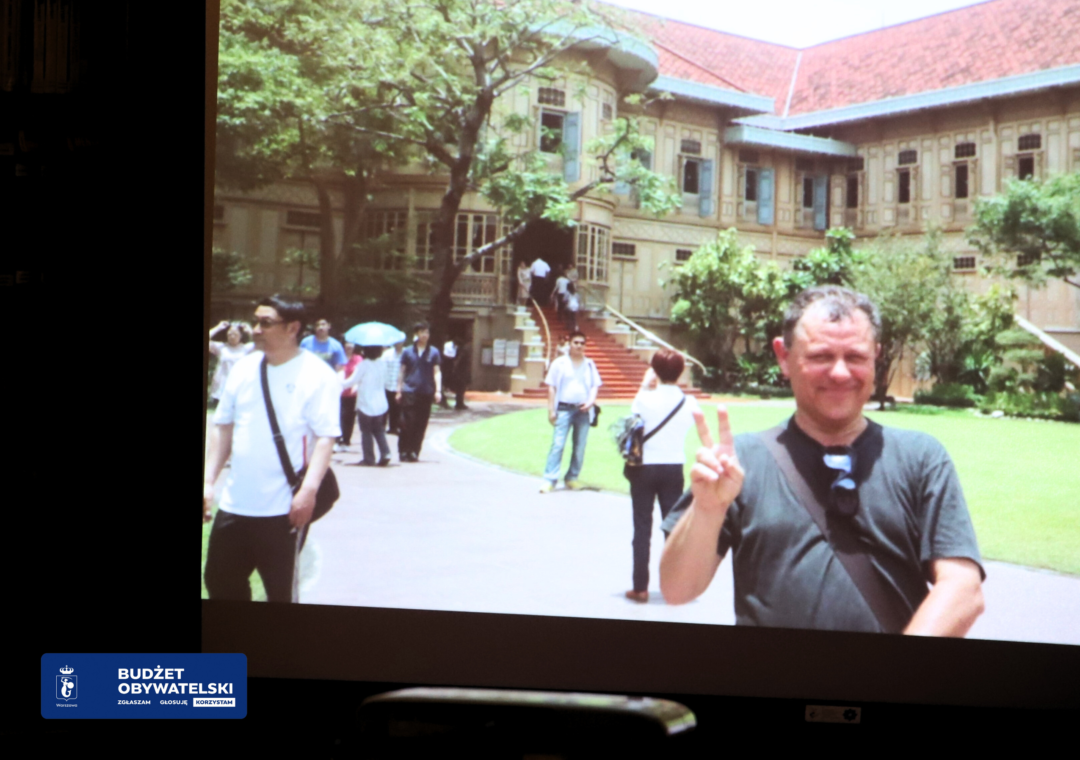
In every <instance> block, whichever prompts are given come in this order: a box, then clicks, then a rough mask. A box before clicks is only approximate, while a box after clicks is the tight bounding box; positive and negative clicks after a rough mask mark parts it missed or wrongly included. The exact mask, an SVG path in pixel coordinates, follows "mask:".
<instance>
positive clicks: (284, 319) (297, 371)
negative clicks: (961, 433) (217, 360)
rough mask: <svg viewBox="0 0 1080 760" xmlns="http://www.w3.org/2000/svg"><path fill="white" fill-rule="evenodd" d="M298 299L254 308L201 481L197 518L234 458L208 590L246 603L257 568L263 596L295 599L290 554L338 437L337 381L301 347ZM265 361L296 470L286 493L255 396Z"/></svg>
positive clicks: (259, 395) (217, 520)
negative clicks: (246, 346)
mask: <svg viewBox="0 0 1080 760" xmlns="http://www.w3.org/2000/svg"><path fill="white" fill-rule="evenodd" d="M303 324H304V305H303V304H302V303H297V302H292V301H288V300H286V299H285V298H283V297H281V296H270V297H269V298H264V299H263V300H262V301H260V302H259V305H258V307H257V308H256V309H255V321H254V330H253V334H254V338H255V348H256V349H257V351H256V352H254V353H252V354H250V355H248V356H245V357H244V358H243V359H241V360H240V361H238V362H237V363H236V366H234V367H233V369H232V372H230V373H229V378H228V380H226V382H225V389H224V391H223V392H222V395H221V401H220V403H219V404H218V408H217V411H216V412H215V414H214V427H213V429H212V430H211V432H210V447H209V452H208V454H207V458H206V470H205V477H204V481H203V520H204V522H209V521H210V519H211V508H212V504H213V500H214V484H215V483H216V482H217V479H218V476H219V475H220V474H221V471H222V469H223V468H224V465H225V462H226V461H228V460H229V457H230V454H231V455H232V463H231V467H230V469H229V476H228V478H227V479H226V482H225V489H224V491H223V493H222V495H221V501H220V502H219V504H218V511H217V515H216V517H214V518H213V520H214V525H213V527H212V528H211V530H210V545H209V548H208V550H207V557H206V571H205V575H204V578H205V580H206V590H207V591H208V592H209V594H210V598H211V599H236V600H241V601H250V599H251V583H250V581H249V578H250V576H251V573H252V571H255V570H258V572H259V576H260V577H261V578H262V581H263V586H264V587H265V588H266V596H267V600H268V601H271V602H295V601H297V584H296V577H295V569H296V557H297V554H298V552H299V547H300V546H302V545H303V539H304V535H305V532H306V529H307V525H308V523H309V522H310V520H311V517H312V514H313V513H314V511H315V495H316V493H318V490H319V485H320V484H321V483H322V479H323V477H324V476H325V475H326V471H327V469H328V468H329V466H330V454H331V452H332V451H333V448H334V441H335V440H336V439H337V437H338V436H340V435H341V425H340V408H341V407H340V400H341V384H340V382H339V381H338V378H337V375H335V374H334V371H333V370H332V369H330V366H329V365H328V364H327V363H326V362H325V361H323V360H322V359H320V358H319V357H318V356H316V355H315V354H313V353H311V352H309V351H303V350H301V349H300V345H299V335H300V330H301V328H302V326H303ZM264 362H265V364H266V374H267V381H268V386H269V389H270V398H271V401H272V402H273V405H274V416H275V417H276V418H277V422H278V427H279V428H280V430H281V435H282V437H283V438H284V443H285V449H286V452H287V454H288V456H289V459H290V463H291V464H292V467H293V470H294V471H295V472H296V473H300V472H301V471H303V470H304V468H305V467H306V468H307V470H306V473H305V474H304V476H303V480H302V481H301V483H300V485H299V488H298V489H297V491H296V493H295V494H294V493H293V490H292V487H291V486H290V485H289V481H288V477H287V476H286V475H285V471H284V470H283V469H282V464H281V458H280V456H279V455H278V449H277V447H276V446H275V444H274V439H273V434H272V432H271V427H270V417H269V415H268V413H267V409H266V401H265V398H264V396H263V390H262V379H261V370H262V366H263V363H264Z"/></svg>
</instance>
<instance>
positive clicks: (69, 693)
mask: <svg viewBox="0 0 1080 760" xmlns="http://www.w3.org/2000/svg"><path fill="white" fill-rule="evenodd" d="M74 672H75V668H73V667H71V666H69V665H65V666H64V667H62V668H60V675H58V676H57V677H56V698H57V699H62V700H64V701H65V702H67V701H68V700H69V699H77V698H78V696H79V677H78V676H76V675H72V674H73V673H74Z"/></svg>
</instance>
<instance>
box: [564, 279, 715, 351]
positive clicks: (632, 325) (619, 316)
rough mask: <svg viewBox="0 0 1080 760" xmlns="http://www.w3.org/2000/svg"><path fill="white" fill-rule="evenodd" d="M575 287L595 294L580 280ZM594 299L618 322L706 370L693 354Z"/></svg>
mask: <svg viewBox="0 0 1080 760" xmlns="http://www.w3.org/2000/svg"><path fill="white" fill-rule="evenodd" d="M575 287H576V288H578V289H584V290H585V291H587V292H588V293H589V294H590V295H593V296H595V295H596V293H595V291H594V290H593V289H592V288H590V287H589V286H588V285H585V284H583V283H581V282H579V283H577V284H576V285H575ZM596 300H599V301H602V302H603V304H604V310H605V311H607V312H609V313H611V314H612V315H614V317H615V319H617V320H619V321H620V322H622V323H624V324H625V325H626V326H627V327H629V328H630V329H631V330H635V331H636V332H637V333H638V334H640V335H642V336H643V337H644V338H645V339H646V340H649V341H652V342H653V343H655V344H657V345H659V346H662V347H664V348H666V349H668V350H669V351H674V352H675V353H677V354H681V355H682V357H683V358H684V359H686V360H687V361H689V362H693V363H694V364H696V365H697V366H699V367H701V370H702V372H705V371H706V368H705V365H704V364H702V363H701V362H700V361H698V360H697V359H695V358H694V357H693V356H691V355H690V354H688V353H687V352H686V351H683V350H681V349H678V348H675V346H673V345H671V344H670V343H668V342H667V341H665V340H661V339H660V338H659V337H658V336H657V335H656V334H655V333H653V332H652V331H651V330H647V329H645V328H644V327H642V326H641V325H639V324H638V323H637V322H635V321H634V320H632V319H630V317H628V316H626V315H625V314H622V313H620V312H619V311H618V309H616V308H615V307H613V306H611V305H610V304H609V303H608V302H607V301H606V300H604V299H603V298H602V297H601V298H599V299H596Z"/></svg>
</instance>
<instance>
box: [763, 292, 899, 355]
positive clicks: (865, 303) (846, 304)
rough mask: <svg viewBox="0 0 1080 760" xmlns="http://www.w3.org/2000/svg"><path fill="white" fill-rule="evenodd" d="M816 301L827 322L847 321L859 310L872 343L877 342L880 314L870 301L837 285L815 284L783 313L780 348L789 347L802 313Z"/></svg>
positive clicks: (879, 332) (879, 329)
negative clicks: (872, 337)
mask: <svg viewBox="0 0 1080 760" xmlns="http://www.w3.org/2000/svg"><path fill="white" fill-rule="evenodd" d="M818 302H820V303H821V304H822V305H823V306H824V307H825V309H826V315H827V316H828V319H829V321H830V322H839V321H840V320H841V319H850V318H851V317H852V316H853V315H854V313H855V311H857V310H858V311H862V312H863V313H865V314H866V316H867V317H868V318H869V319H870V326H871V327H872V328H873V330H874V341H875V342H877V341H878V340H880V338H881V314H880V313H879V312H878V308H877V306H875V305H874V302H873V301H871V300H870V299H869V298H867V297H866V296H865V295H863V294H862V293H857V292H855V291H854V290H850V289H848V288H843V287H840V286H839V285H818V286H816V287H813V288H807V289H806V290H804V291H803V292H802V293H799V295H797V296H795V300H794V301H792V302H791V305H790V306H788V308H787V311H786V312H785V313H784V345H785V346H786V347H787V348H791V343H792V341H793V340H794V339H795V325H797V324H798V323H799V320H800V319H802V317H803V314H805V313H806V310H807V309H809V308H810V306H812V305H813V304H816V303H818Z"/></svg>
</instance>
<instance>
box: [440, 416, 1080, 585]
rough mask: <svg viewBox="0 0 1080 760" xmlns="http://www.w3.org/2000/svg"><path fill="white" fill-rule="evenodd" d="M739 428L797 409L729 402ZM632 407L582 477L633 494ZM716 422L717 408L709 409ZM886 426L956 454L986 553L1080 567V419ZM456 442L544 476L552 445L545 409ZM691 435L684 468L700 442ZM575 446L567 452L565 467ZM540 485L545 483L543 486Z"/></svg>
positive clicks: (471, 431)
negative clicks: (625, 461) (627, 428)
mask: <svg viewBox="0 0 1080 760" xmlns="http://www.w3.org/2000/svg"><path fill="white" fill-rule="evenodd" d="M728 409H729V412H730V417H731V425H732V428H733V429H734V431H735V432H736V433H738V432H744V431H756V430H764V429H765V428H768V427H771V426H773V425H775V424H777V423H778V422H780V421H782V420H785V419H787V417H789V416H790V415H791V412H792V410H793V409H794V405H791V406H785V407H767V406H740V405H738V404H732V405H730V406H729V407H728ZM628 413H629V406H604V408H603V413H602V415H601V422H600V426H599V427H597V428H594V429H593V430H592V431H590V433H589V445H588V450H587V454H586V457H585V468H584V471H583V472H582V475H581V481H582V483H584V484H586V485H591V486H596V487H599V488H603V489H605V490H611V491H618V492H621V493H629V487H628V485H627V482H626V480H625V479H624V478H623V477H622V460H621V459H620V457H619V455H618V453H617V451H616V450H615V444H614V443H613V441H612V438H611V435H610V434H609V433H608V426H609V425H610V424H611V423H612V422H614V421H616V420H617V419H618V418H619V417H621V416H622V415H624V414H628ZM705 416H706V419H707V420H708V421H709V427H710V428H711V429H712V430H713V431H714V433H715V430H716V416H715V414H712V413H710V412H706V415H705ZM868 416H870V417H871V418H872V419H874V420H876V421H877V422H880V423H881V424H884V425H891V426H894V427H899V428H909V429H914V430H922V431H925V432H927V433H929V434H931V435H933V436H934V437H936V438H937V439H938V440H939V441H941V442H942V444H944V445H945V447H946V448H947V449H948V450H949V453H950V454H951V455H952V458H953V461H954V462H955V463H956V469H957V472H958V473H959V475H960V482H961V484H962V486H963V488H964V495H965V496H966V497H967V501H968V505H969V507H970V509H971V516H972V520H973V521H974V523H975V531H976V534H977V535H978V538H979V546H980V548H981V550H982V553H983V556H984V557H985V558H987V559H996V560H1002V561H1005V562H1013V563H1016V564H1021V565H1029V566H1033V567H1043V568H1048V569H1052V570H1057V571H1060V572H1067V573H1072V574H1076V575H1080V474H1078V471H1077V467H1076V465H1077V461H1078V454H1080V425H1073V424H1067V423H1054V422H1042V421H1029V420H1017V419H983V418H978V417H976V416H974V415H973V414H971V413H970V412H967V411H963V410H955V411H953V410H950V411H945V412H943V413H941V414H925V415H924V414H906V413H903V412H874V413H871V414H869V415H868ZM450 443H451V444H452V445H453V446H454V448H455V449H457V450H458V451H461V452H463V453H466V454H469V455H471V456H474V457H477V458H478V459H483V460H486V461H489V462H493V463H495V464H498V465H500V466H503V467H506V468H508V469H511V470H517V471H519V472H523V473H527V474H530V475H536V476H538V477H539V476H540V475H542V474H543V468H544V462H545V461H546V459H547V452H548V448H549V447H550V445H551V425H550V424H549V423H548V421H547V410H546V409H544V408H539V409H530V410H527V411H522V412H513V413H510V414H504V415H501V416H498V417H492V418H490V419H487V420H481V421H480V422H475V423H472V424H470V425H466V426H464V427H462V428H459V429H458V430H456V431H455V432H454V434H453V435H452V436H451V438H450ZM697 445H698V444H697V437H696V436H695V435H694V434H693V433H692V432H691V433H690V435H688V436H687V444H686V458H687V471H689V467H690V465H691V463H692V462H693V457H694V452H695V451H696V450H697ZM569 457H570V447H569V446H567V449H566V451H565V452H564V459H563V471H564V472H565V468H566V466H567V464H568V463H569ZM538 485H539V484H538Z"/></svg>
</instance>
